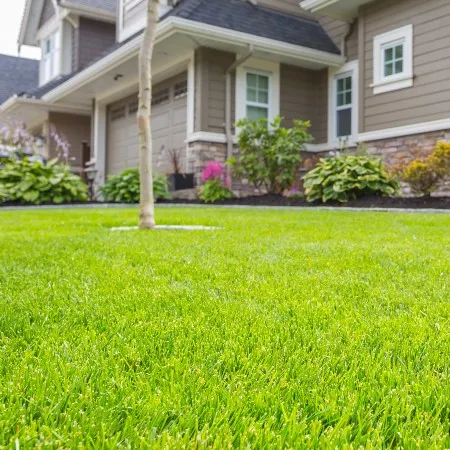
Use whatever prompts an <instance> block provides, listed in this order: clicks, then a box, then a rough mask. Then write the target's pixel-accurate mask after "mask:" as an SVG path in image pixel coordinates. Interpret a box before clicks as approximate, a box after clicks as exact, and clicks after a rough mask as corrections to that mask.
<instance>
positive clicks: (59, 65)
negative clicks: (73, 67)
mask: <svg viewBox="0 0 450 450" xmlns="http://www.w3.org/2000/svg"><path fill="white" fill-rule="evenodd" d="M62 24H63V23H62V21H60V22H57V23H56V24H55V26H54V27H53V28H50V29H48V30H47V33H46V34H45V36H44V35H43V36H42V38H41V41H40V43H41V50H42V56H41V63H40V85H44V84H47V83H49V82H50V81H52V80H54V79H55V78H57V77H58V76H59V75H61V72H62V67H63V54H64V51H63V32H64V30H63V26H62ZM55 33H58V41H57V42H56V44H57V45H58V48H57V49H56V50H55V49H53V50H52V56H53V55H54V53H55V52H57V54H56V58H55V59H54V60H53V61H52V64H56V70H55V74H54V75H53V71H52V73H51V74H50V77H49V78H44V71H45V61H46V58H45V54H44V43H45V41H47V40H48V39H49V38H50V37H51V36H53V35H54V34H55Z"/></svg>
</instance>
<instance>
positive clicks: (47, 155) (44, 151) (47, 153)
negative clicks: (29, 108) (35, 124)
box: [42, 117, 51, 159]
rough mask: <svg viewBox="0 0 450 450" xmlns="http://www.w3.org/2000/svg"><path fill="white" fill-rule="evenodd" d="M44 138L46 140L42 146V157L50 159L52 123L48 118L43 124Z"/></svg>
mask: <svg viewBox="0 0 450 450" xmlns="http://www.w3.org/2000/svg"><path fill="white" fill-rule="evenodd" d="M42 137H43V138H44V144H43V146H42V156H43V157H44V158H45V159H49V158H50V139H51V136H50V121H49V119H48V117H47V119H45V120H44V123H43V124H42Z"/></svg>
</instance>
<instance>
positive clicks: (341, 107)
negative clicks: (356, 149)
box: [336, 73, 353, 138]
mask: <svg viewBox="0 0 450 450" xmlns="http://www.w3.org/2000/svg"><path fill="white" fill-rule="evenodd" d="M352 85H353V77H352V74H351V73H347V74H344V75H339V76H338V77H337V78H336V137H338V138H344V137H349V136H351V135H352V134H353V133H352V132H353V130H352V109H353V86H352Z"/></svg>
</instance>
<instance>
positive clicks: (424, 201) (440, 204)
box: [161, 195, 450, 209]
mask: <svg viewBox="0 0 450 450" xmlns="http://www.w3.org/2000/svg"><path fill="white" fill-rule="evenodd" d="M161 203H178V204H202V202H199V201H197V200H170V201H163V202H161ZM214 204H215V205H240V206H303V207H310V208H314V207H317V206H334V207H351V208H404V209H450V197H428V198H425V197H420V198H400V197H399V198H388V197H378V196H374V197H363V198H359V199H357V200H353V201H350V202H348V203H339V202H328V203H326V204H324V203H322V202H313V203H308V202H307V201H306V200H305V199H304V198H286V197H282V196H278V195H261V196H254V197H245V198H233V199H230V200H224V201H222V202H216V203H214Z"/></svg>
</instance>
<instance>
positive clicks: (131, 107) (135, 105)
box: [128, 99, 139, 114]
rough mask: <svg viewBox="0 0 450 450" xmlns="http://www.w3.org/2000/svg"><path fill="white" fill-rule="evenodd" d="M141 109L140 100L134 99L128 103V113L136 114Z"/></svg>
mask: <svg viewBox="0 0 450 450" xmlns="http://www.w3.org/2000/svg"><path fill="white" fill-rule="evenodd" d="M138 109H139V100H138V99H136V100H133V101H132V102H131V103H129V104H128V114H136V113H137V112H138Z"/></svg>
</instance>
